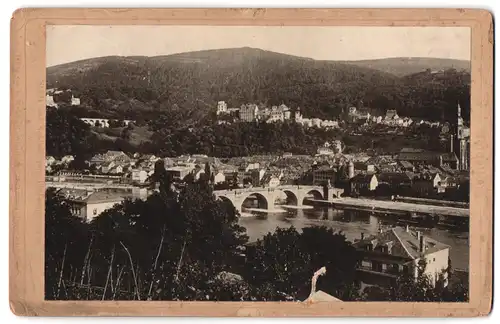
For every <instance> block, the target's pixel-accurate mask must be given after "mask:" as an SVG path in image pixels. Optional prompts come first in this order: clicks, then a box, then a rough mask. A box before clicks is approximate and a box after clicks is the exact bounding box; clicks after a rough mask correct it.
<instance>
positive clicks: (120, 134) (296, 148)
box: [46, 108, 446, 158]
mask: <svg viewBox="0 0 500 324" xmlns="http://www.w3.org/2000/svg"><path fill="white" fill-rule="evenodd" d="M184 120H185V116H184V115H183V114H182V113H181V112H179V111H177V110H174V111H172V112H165V113H162V114H161V115H160V116H159V117H158V118H156V119H154V120H151V121H150V122H149V125H148V126H147V127H148V128H149V133H150V134H151V135H149V136H150V137H148V138H143V140H141V141H135V143H134V140H133V138H136V137H137V136H136V135H137V134H136V132H138V131H139V130H140V129H139V128H138V127H134V126H128V127H118V128H106V129H105V128H101V129H97V130H94V131H91V130H90V129H89V126H88V125H86V124H85V123H83V122H81V121H80V120H78V119H77V118H76V117H75V116H74V115H73V113H72V111H71V110H68V109H64V108H59V109H55V108H47V139H46V145H47V154H48V155H54V156H56V157H58V156H63V155H67V154H71V155H77V156H85V157H86V158H89V156H90V155H91V154H95V153H98V152H103V151H106V150H119V151H124V152H128V153H135V152H140V153H152V154H155V155H161V156H179V155H182V154H207V155H209V156H217V157H233V156H247V155H255V154H268V153H272V154H280V153H283V152H291V153H294V154H316V152H317V149H318V147H319V146H320V145H323V144H324V143H325V142H326V141H332V140H334V139H340V140H342V141H343V143H344V144H345V145H346V152H347V153H349V152H356V151H360V150H361V151H364V150H367V149H375V150H377V151H379V152H380V153H394V152H397V151H399V150H400V149H401V148H402V147H414V148H423V149H430V150H437V151H446V143H442V142H439V141H436V140H435V139H436V137H438V136H439V134H438V133H436V130H435V129H426V128H424V127H421V128H420V129H419V130H418V132H419V135H418V136H417V137H413V136H405V135H394V134H392V135H391V134H385V133H381V134H370V133H369V132H366V133H357V134H353V129H352V128H350V127H348V126H347V127H345V128H344V129H343V130H340V129H319V128H314V127H313V128H306V127H303V126H302V125H300V124H296V123H292V122H290V123H271V124H267V123H235V124H230V125H229V124H222V125H217V124H215V123H214V122H213V121H210V120H205V121H204V122H203V123H201V122H200V123H199V124H197V125H186V124H185V122H184ZM112 123H114V122H112ZM143 128H144V127H142V128H141V129H143ZM409 131H412V130H409ZM409 131H408V132H409ZM131 138H132V140H131Z"/></svg>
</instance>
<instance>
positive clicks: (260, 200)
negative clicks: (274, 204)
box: [239, 192, 270, 211]
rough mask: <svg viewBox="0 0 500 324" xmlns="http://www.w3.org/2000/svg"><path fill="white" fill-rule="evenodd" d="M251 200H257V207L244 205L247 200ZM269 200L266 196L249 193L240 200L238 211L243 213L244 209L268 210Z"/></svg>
mask: <svg viewBox="0 0 500 324" xmlns="http://www.w3.org/2000/svg"><path fill="white" fill-rule="evenodd" d="M251 198H256V199H257V207H246V206H245V203H248V200H249V199H251ZM269 205H270V204H269V200H268V198H267V197H266V196H264V195H263V194H261V193H259V192H249V193H248V194H247V195H245V196H244V197H243V198H242V199H241V205H240V208H239V210H241V211H243V209H244V208H259V209H268V208H269Z"/></svg>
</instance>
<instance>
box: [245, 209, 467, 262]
mask: <svg viewBox="0 0 500 324" xmlns="http://www.w3.org/2000/svg"><path fill="white" fill-rule="evenodd" d="M252 214H253V215H254V216H253V217H242V218H240V220H239V223H240V225H242V226H244V227H245V228H246V229H247V234H248V236H249V237H250V241H255V240H257V239H259V238H261V237H263V236H264V235H265V234H267V233H269V232H274V230H275V229H276V228H277V227H280V228H286V227H290V226H294V227H295V228H297V229H298V230H300V229H302V228H304V227H308V226H322V225H323V226H327V227H330V228H333V229H334V230H336V231H342V233H344V235H345V236H346V238H347V239H348V240H350V241H354V240H355V239H358V238H360V237H361V233H364V234H365V235H369V234H376V233H377V231H378V229H379V227H380V226H394V225H401V224H400V223H399V222H398V217H397V216H393V217H390V216H386V215H384V216H379V215H376V214H372V213H370V212H366V211H354V210H338V209H334V208H327V207H315V208H314V209H288V210H287V212H284V213H276V214H271V213H269V214H268V213H254V212H252ZM401 226H402V225H401ZM410 227H411V228H414V229H418V230H419V231H422V232H423V233H424V234H425V235H428V236H429V237H431V238H433V239H435V240H437V241H440V242H441V243H444V244H447V245H449V246H450V247H451V249H450V258H451V262H452V266H453V267H454V268H460V269H468V268H469V232H468V230H467V228H462V229H457V228H449V229H447V228H442V227H440V226H428V227H420V225H412V224H410Z"/></svg>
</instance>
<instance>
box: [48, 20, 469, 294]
mask: <svg viewBox="0 0 500 324" xmlns="http://www.w3.org/2000/svg"><path fill="white" fill-rule="evenodd" d="M46 37H47V38H46V93H45V95H46V138H45V150H46V156H45V185H46V188H45V190H46V191H45V247H44V250H45V256H44V262H45V268H44V271H45V272H44V279H45V281H44V290H45V299H46V300H136V301H137V300H141V301H270V302H272V301H288V302H321V301H331V302H350V301H354V302H356V301H358V302H359V301H391V302H457V303H459V302H468V301H469V256H470V248H469V217H470V212H469V209H470V207H469V197H470V189H469V187H470V185H469V184H470V134H471V132H470V113H471V109H472V108H471V101H470V100H471V29H470V28H469V27H356V26H352V27H346V26H208V25H206V26H202V25H200V26H180V25H179V26H176V25H170V26H167V25H150V26H147V25H121V26H118V25H47V27H46Z"/></svg>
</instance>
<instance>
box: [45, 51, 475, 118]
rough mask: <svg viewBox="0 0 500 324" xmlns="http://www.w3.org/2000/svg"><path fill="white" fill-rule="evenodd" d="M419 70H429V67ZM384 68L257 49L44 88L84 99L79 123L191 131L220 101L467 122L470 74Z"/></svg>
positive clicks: (103, 70) (115, 63)
mask: <svg viewBox="0 0 500 324" xmlns="http://www.w3.org/2000/svg"><path fill="white" fill-rule="evenodd" d="M433 60H434V61H433V62H437V61H439V59H433ZM382 61H383V60H382ZM419 62H420V63H419V64H420V65H424V66H425V62H426V60H420V61H419ZM443 62H444V63H446V62H447V61H446V60H445V61H443ZM457 62H459V61H457ZM382 63H383V62H382ZM382 63H380V64H373V63H370V64H367V63H366V62H364V63H363V62H334V61H316V60H312V59H308V58H301V57H295V56H290V55H285V54H280V53H274V52H269V51H263V50H259V49H252V48H239V49H223V50H210V51H201V52H191V53H182V54H175V55H168V56H157V57H117V56H112V57H101V58H95V59H89V60H83V61H77V62H72V63H68V64H63V65H59V66H54V67H50V68H48V69H47V88H53V87H56V88H70V89H72V90H73V91H74V92H75V96H79V97H80V98H81V102H82V106H81V108H80V109H79V111H77V112H76V113H77V114H80V115H82V116H83V115H85V116H102V117H113V118H117V117H120V118H133V119H139V120H144V119H156V118H158V117H159V116H161V115H162V114H163V113H165V112H171V111H176V112H178V113H181V114H183V117H184V118H185V122H186V123H187V124H196V123H199V122H203V121H205V120H206V119H207V117H212V114H213V112H214V110H215V106H216V103H217V101H219V100H225V101H226V102H228V104H229V106H233V107H238V106H240V105H241V104H244V103H249V102H255V103H262V104H267V105H272V104H280V103H285V104H287V105H288V106H289V107H291V108H297V107H300V108H301V111H302V112H303V114H304V115H305V116H308V117H320V118H329V119H330V118H336V117H338V116H339V115H340V114H341V113H342V111H343V110H345V109H346V108H348V107H350V106H357V107H358V108H366V109H369V110H371V111H372V112H374V113H379V114H383V113H385V111H386V110H387V109H397V110H398V113H399V114H400V115H402V116H412V117H426V118H428V119H436V120H439V119H448V118H451V117H452V116H455V115H456V105H457V103H458V102H460V104H461V106H462V108H463V113H464V115H465V117H466V119H467V116H468V114H469V109H470V107H469V102H470V73H469V72H467V71H462V70H460V69H456V70H455V69H448V70H446V71H445V72H441V73H433V68H434V67H435V64H434V63H433V65H431V66H429V67H428V68H429V69H430V70H427V71H426V69H423V67H422V69H421V68H420V67H418V70H419V71H421V72H419V73H417V74H411V75H405V76H404V77H400V75H403V74H405V73H406V72H401V71H403V70H404V69H403V68H398V67H397V66H398V65H392V64H389V66H394V68H395V69H399V71H400V72H397V73H396V72H394V71H390V72H391V73H388V72H384V71H381V70H384V69H385V70H387V69H386V68H383V66H384V65H383V64H382ZM444 63H443V65H442V67H445V68H446V67H449V64H448V65H446V64H444ZM436 64H437V63H436ZM457 64H458V63H457ZM460 64H461V63H460ZM363 65H364V66H363ZM410 65H411V64H410ZM417 65H418V64H417ZM420 65H418V66H420ZM405 66H408V63H406V65H405ZM413 66H415V64H413ZM457 67H458V65H457Z"/></svg>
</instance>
